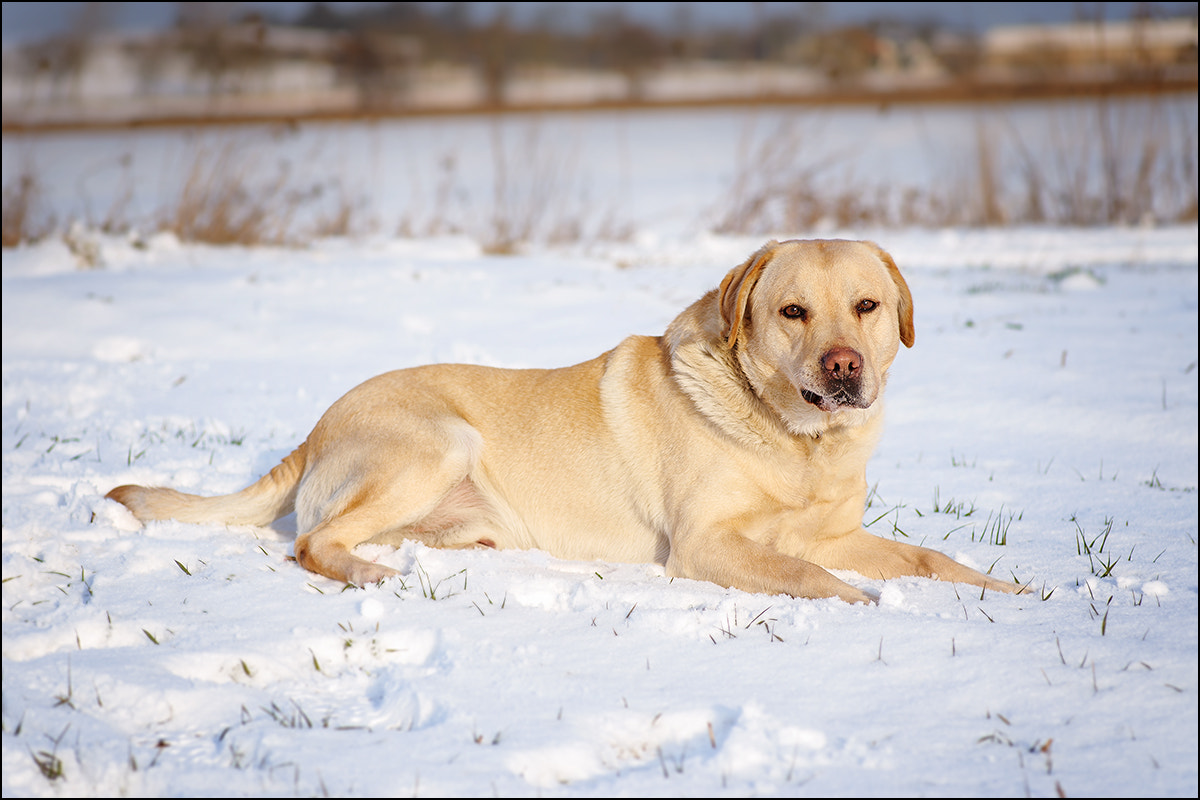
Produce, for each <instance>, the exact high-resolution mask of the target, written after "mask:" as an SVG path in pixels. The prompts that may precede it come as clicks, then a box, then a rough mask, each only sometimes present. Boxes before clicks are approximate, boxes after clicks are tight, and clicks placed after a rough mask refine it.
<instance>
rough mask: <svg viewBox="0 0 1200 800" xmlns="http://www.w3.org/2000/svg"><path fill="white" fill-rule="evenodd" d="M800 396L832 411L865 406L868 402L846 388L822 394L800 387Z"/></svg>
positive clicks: (823, 408) (823, 409) (820, 407)
mask: <svg viewBox="0 0 1200 800" xmlns="http://www.w3.org/2000/svg"><path fill="white" fill-rule="evenodd" d="M800 396H801V397H803V398H804V399H805V400H806V401H807V402H808V403H811V404H812V405H814V406H816V407H817V408H819V409H821V410H822V411H826V412H829V413H833V412H834V411H839V410H841V409H843V408H866V407H867V406H869V405H870V403H864V402H863V401H862V399H861V398H859V397H858V396H857V395H854V394H851V393H850V392H849V391H847V390H846V389H839V390H838V391H836V392H834V393H833V394H831V395H827V396H822V395H819V394H817V393H816V392H810V391H809V390H808V389H801V390H800Z"/></svg>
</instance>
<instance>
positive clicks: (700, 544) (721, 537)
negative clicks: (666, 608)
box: [666, 529, 872, 603]
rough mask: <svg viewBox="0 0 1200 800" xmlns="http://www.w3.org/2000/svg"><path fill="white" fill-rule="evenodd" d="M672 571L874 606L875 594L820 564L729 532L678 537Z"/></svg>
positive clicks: (669, 563)
mask: <svg viewBox="0 0 1200 800" xmlns="http://www.w3.org/2000/svg"><path fill="white" fill-rule="evenodd" d="M666 571H667V575H669V576H671V577H680V578H693V579H695V580H703V581H711V582H712V583H716V584H719V585H721V586H727V587H730V588H733V589H741V590H743V591H746V592H761V593H763V594H789V595H791V596H792V597H808V598H820V597H838V598H840V599H842V600H844V601H846V602H847V603H870V602H872V600H871V598H870V596H868V595H867V594H865V593H864V592H862V591H859V590H858V589H856V588H854V587H853V586H851V585H850V584H848V583H846V582H845V581H841V580H838V579H837V578H835V577H834V576H833V575H831V574H829V573H828V572H826V571H825V570H824V569H822V568H821V567H819V566H817V565H816V564H813V563H811V562H809V561H805V560H803V559H800V558H793V557H792V556H788V555H784V554H783V553H780V552H778V551H777V550H773V549H771V548H770V547H766V546H764V545H762V544H759V543H758V542H755V541H754V540H752V539H750V538H748V537H746V536H744V535H742V534H740V533H737V532H736V531H733V530H728V529H726V530H719V531H710V532H705V533H702V534H701V533H692V534H690V535H686V536H676V537H674V538H673V539H672V541H671V552H670V554H669V555H668V557H667V570H666Z"/></svg>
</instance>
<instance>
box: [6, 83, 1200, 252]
mask: <svg viewBox="0 0 1200 800" xmlns="http://www.w3.org/2000/svg"><path fill="white" fill-rule="evenodd" d="M1045 124H1046V128H1045V129H1044V130H1042V131H1039V132H1038V133H1037V134H1030V133H1029V132H1028V131H1027V130H1025V129H1022V128H1021V127H1019V126H1018V125H1016V124H1014V123H1013V122H1012V121H1011V120H1010V119H1006V118H1005V117H1004V116H1003V115H999V114H991V115H987V116H986V117H985V116H982V115H981V116H980V117H979V118H978V119H977V120H976V123H975V125H976V127H975V138H974V149H973V153H972V154H971V157H969V158H967V159H966V160H965V161H964V162H962V163H952V162H951V161H950V158H951V157H950V156H949V155H948V154H944V153H941V152H940V151H939V150H938V148H937V147H933V148H931V152H933V153H934V157H935V159H937V158H941V159H942V161H943V162H944V163H940V164H939V163H934V164H932V165H931V170H930V171H931V172H932V173H934V174H935V175H936V176H937V177H936V179H934V180H933V181H931V182H930V184H929V185H924V186H899V185H883V184H879V183H872V182H871V181H868V180H862V179H860V178H856V177H855V176H854V171H853V170H854V167H855V157H856V153H854V152H853V151H851V150H850V149H849V148H846V149H844V150H843V151H841V152H836V151H834V152H830V150H829V148H828V147H825V148H824V149H822V148H820V147H819V146H818V145H820V143H821V142H826V141H829V139H830V138H831V137H829V136H825V135H824V134H823V133H822V131H821V130H820V129H819V128H817V127H815V126H814V125H813V124H812V123H811V119H809V118H804V117H801V116H799V115H797V116H795V117H793V118H791V119H788V120H785V121H784V122H782V123H780V124H779V125H778V126H777V127H775V128H774V129H772V130H769V131H766V132H765V133H763V134H759V135H747V136H746V137H744V138H743V140H742V142H741V143H740V145H739V151H738V153H737V154H736V156H735V169H734V173H733V175H732V177H731V180H730V181H729V185H728V187H727V189H726V191H723V192H722V193H721V195H720V198H719V200H718V201H717V202H716V203H715V204H714V206H713V207H712V208H711V209H710V210H709V211H708V212H707V214H706V218H705V220H704V221H703V223H702V224H703V225H704V226H705V227H707V228H708V229H710V230H713V231H715V232H717V233H723V234H736V235H749V234H755V235H759V234H772V235H775V234H780V233H783V234H799V235H808V234H810V233H811V232H813V231H815V230H822V229H828V228H831V227H832V228H837V229H854V228H868V227H870V228H881V227H883V228H886V227H946V226H979V227H986V226H1003V225H1019V224H1046V225H1065V226H1098V225H1123V224H1176V223H1186V222H1195V221H1196V219H1197V205H1198V203H1197V158H1196V145H1197V133H1196V120H1195V118H1194V116H1189V115H1188V114H1187V113H1186V111H1184V110H1182V109H1180V108H1178V107H1176V106H1171V105H1168V104H1165V103H1155V102H1151V101H1147V102H1145V103H1144V104H1131V103H1120V104H1117V103H1111V102H1108V101H1105V100H1103V99H1101V100H1098V101H1096V102H1095V103H1092V104H1077V105H1076V106H1073V107H1071V108H1063V109H1055V110H1054V111H1052V112H1049V113H1048V114H1047V115H1046V123H1045ZM1035 142H1036V145H1035ZM487 146H488V147H490V154H488V155H490V160H485V162H483V163H480V164H478V165H475V166H473V167H472V168H471V169H472V170H475V169H477V168H478V169H482V170H483V173H486V172H488V171H489V170H490V177H489V176H487V175H486V174H485V175H484V177H483V178H482V179H481V178H480V174H472V175H471V176H470V178H471V180H468V179H467V177H468V176H466V175H464V174H463V171H464V168H463V167H462V165H463V164H464V163H466V162H465V161H464V159H463V154H460V153H453V152H448V153H445V154H443V155H442V156H441V157H440V159H439V162H438V163H439V167H438V170H437V174H436V178H435V181H434V182H433V185H432V186H431V187H429V189H428V191H425V190H422V187H421V186H420V185H419V184H417V183H415V182H414V184H413V186H414V189H413V191H414V195H420V196H414V197H413V198H412V200H411V207H412V208H414V209H417V211H416V212H409V213H407V214H405V215H404V216H403V217H402V218H401V219H399V220H397V221H396V222H395V223H394V227H393V230H394V231H395V232H396V233H397V234H398V235H400V236H409V237H422V236H436V235H444V234H448V233H449V234H455V235H465V236H469V237H471V238H473V239H475V240H476V241H477V242H479V244H480V246H481V247H482V248H483V249H484V250H485V251H486V252H490V253H513V252H516V251H518V250H520V249H521V248H523V247H526V246H528V245H530V244H538V243H540V244H563V243H580V242H587V241H605V240H615V239H618V238H624V237H627V236H628V235H629V232H630V230H631V228H632V224H631V223H630V222H628V221H627V220H624V221H623V220H622V219H621V217H620V213H619V212H618V211H617V210H615V209H616V206H614V207H613V208H610V209H608V210H605V209H601V208H597V207H596V205H597V204H596V203H595V202H591V201H589V199H588V198H587V192H586V188H585V186H584V181H583V180H582V177H581V173H580V170H579V163H578V159H577V157H576V154H575V152H574V151H572V150H571V149H570V148H569V147H567V146H565V145H564V143H563V142H562V141H558V140H554V141H551V137H549V136H548V135H547V134H546V131H545V130H544V129H543V128H542V127H540V125H539V123H537V122H536V121H535V122H533V123H531V124H529V125H527V126H526V127H524V128H522V127H520V126H519V125H518V124H516V123H515V122H511V121H505V120H500V119H498V120H497V121H496V122H495V123H494V124H493V126H492V127H491V129H490V132H489V139H488V144H487ZM263 151H264V147H262V146H256V145H254V144H246V143H244V142H243V143H234V142H232V141H230V142H225V143H223V144H218V145H206V146H197V147H196V148H195V150H194V152H193V154H192V156H191V159H190V162H185V168H184V169H183V170H181V172H182V178H181V180H180V183H179V185H178V186H177V188H176V189H175V190H173V191H172V190H170V189H168V191H167V195H168V196H167V200H166V201H165V202H164V203H162V204H161V205H160V206H159V209H158V210H157V211H156V212H154V213H153V214H152V215H151V216H150V217H149V218H146V219H133V218H131V211H130V209H132V208H135V207H140V204H139V203H137V202H135V198H134V196H133V193H134V188H135V185H136V182H135V181H134V180H133V178H132V176H131V170H130V167H129V162H128V158H126V159H125V160H124V161H122V163H121V165H120V168H121V172H120V176H121V177H120V178H119V180H117V186H116V190H115V191H111V192H108V193H107V194H111V195H113V196H112V197H110V198H107V206H106V210H104V211H103V212H102V213H98V214H97V213H95V212H93V211H92V210H89V209H90V208H91V206H92V203H91V202H89V198H87V197H85V198H83V199H84V203H83V206H84V208H85V218H84V219H66V220H65V221H63V222H61V223H60V222H59V220H58V219H57V218H56V217H55V215H53V214H52V213H51V212H50V211H48V210H47V209H46V208H45V197H44V194H43V192H42V186H41V184H40V182H39V177H38V176H37V175H36V174H34V171H33V170H32V169H25V170H22V171H20V172H18V173H16V174H15V175H14V177H12V178H11V179H10V180H9V181H8V182H7V183H6V185H5V186H4V189H3V202H4V209H3V245H4V247H14V246H16V245H18V244H21V243H24V242H35V241H38V240H39V239H43V238H45V237H47V236H50V235H55V234H60V235H63V236H64V237H65V236H67V235H68V232H69V231H72V230H75V231H76V232H78V230H79V228H80V226H81V225H82V226H83V227H85V228H87V229H94V230H100V231H103V232H107V233H121V232H126V231H138V232H142V233H145V232H148V231H169V232H172V233H174V234H175V235H176V236H177V237H178V238H179V239H180V240H181V241H185V242H199V243H207V244H215V245H243V246H252V245H284V246H296V245H303V244H305V243H308V242H311V241H313V240H316V239H321V238H326V237H331V236H343V237H345V236H354V235H358V234H360V233H363V232H366V231H370V230H376V229H380V228H382V229H384V230H386V224H381V223H380V222H379V221H378V220H377V219H376V218H375V216H374V214H375V212H374V211H373V209H372V207H371V204H370V202H369V200H368V199H367V198H365V197H361V196H356V195H354V194H352V193H351V192H349V191H347V190H346V188H345V186H344V185H342V184H341V183H338V182H336V181H335V182H333V183H325V184H319V183H318V184H314V183H312V182H307V183H306V182H305V180H304V177H303V175H302V173H303V172H304V171H303V170H301V169H298V168H295V167H293V166H292V165H291V164H290V163H289V162H287V161H278V162H275V163H272V162H270V161H266V160H264V159H262V153H263ZM483 173H481V174H483ZM489 180H490V183H489ZM85 183H86V182H84V181H81V184H80V185H81V187H82V186H83V185H85ZM81 191H82V190H81ZM97 196H98V197H104V196H105V194H100V193H98V194H97ZM618 200H619V198H618ZM611 202H616V201H611Z"/></svg>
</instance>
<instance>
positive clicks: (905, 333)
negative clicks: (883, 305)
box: [869, 242, 917, 347]
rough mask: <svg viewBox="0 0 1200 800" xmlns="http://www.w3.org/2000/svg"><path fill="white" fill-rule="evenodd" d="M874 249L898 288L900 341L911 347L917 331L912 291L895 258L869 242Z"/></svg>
mask: <svg viewBox="0 0 1200 800" xmlns="http://www.w3.org/2000/svg"><path fill="white" fill-rule="evenodd" d="M869 244H870V245H871V247H873V248H874V249H875V253H876V254H877V255H878V256H879V260H880V261H882V262H883V264H884V266H886V267H887V271H888V274H889V275H890V276H891V277H892V283H894V284H896V288H897V289H899V290H900V308H899V309H898V310H899V316H900V341H902V342H904V346H905V347H912V346H913V342H914V341H916V336H917V332H916V329H914V328H913V299H912V292H910V291H909V290H908V283H907V282H906V281H905V280H904V276H903V275H901V274H900V268H899V267H897V266H896V262H895V260H893V259H892V257H891V255H889V254H888V253H887V251H886V250H884V249H883V248H882V247H880V246H879V245H877V244H875V243H874V242H870V243H869Z"/></svg>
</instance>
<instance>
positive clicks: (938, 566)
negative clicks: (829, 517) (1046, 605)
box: [809, 530, 1026, 594]
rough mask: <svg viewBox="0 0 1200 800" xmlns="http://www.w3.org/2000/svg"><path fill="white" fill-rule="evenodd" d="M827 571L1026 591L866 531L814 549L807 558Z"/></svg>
mask: <svg viewBox="0 0 1200 800" xmlns="http://www.w3.org/2000/svg"><path fill="white" fill-rule="evenodd" d="M809 557H810V558H812V559H813V560H814V561H816V562H817V563H820V564H823V565H824V566H826V567H828V568H829V569H845V570H851V571H853V572H857V573H858V574H860V575H863V576H865V577H868V578H882V579H888V578H898V577H900V576H902V575H916V576H918V577H922V578H933V579H935V580H940V581H947V582H950V583H967V584H971V585H973V586H979V587H982V588H984V589H990V590H992V591H995V592H1008V593H1010V594H1015V593H1021V592H1024V591H1026V590H1025V587H1022V586H1018V585H1017V584H1015V583H1006V582H1005V581H1001V580H997V579H996V578H993V577H991V576H990V575H985V574H983V573H982V572H979V571H978V570H974V569H971V568H970V567H968V566H966V565H964V564H960V563H958V562H957V561H955V560H954V559H952V558H950V557H949V556H947V555H945V554H944V553H939V552H938V551H936V550H930V549H929V548H927V547H918V546H917V545H912V544H905V543H904V542H897V541H894V540H892V539H884V538H883V537H880V536H875V535H873V534H871V533H868V532H867V531H865V530H858V531H853V532H851V533H849V534H846V535H845V536H841V537H838V538H837V539H832V540H829V541H827V542H823V543H821V544H820V545H818V546H814V547H813V552H812V553H811V554H810V555H809Z"/></svg>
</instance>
